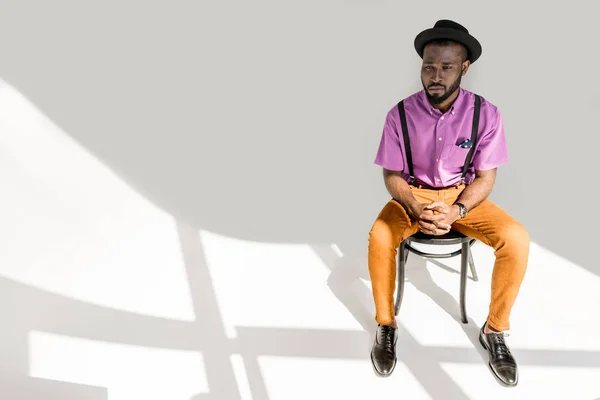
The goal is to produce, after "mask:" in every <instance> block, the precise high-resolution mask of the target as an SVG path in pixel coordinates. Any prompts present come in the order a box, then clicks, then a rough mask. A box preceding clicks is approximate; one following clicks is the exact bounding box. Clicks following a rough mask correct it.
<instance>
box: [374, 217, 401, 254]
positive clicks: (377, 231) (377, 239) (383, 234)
mask: <svg viewBox="0 0 600 400" xmlns="http://www.w3.org/2000/svg"><path fill="white" fill-rule="evenodd" d="M369 245H370V246H372V247H376V248H386V249H390V248H395V247H397V246H395V238H394V232H393V231H392V227H391V226H390V225H389V224H388V223H386V222H385V221H383V220H381V219H378V220H377V221H375V223H374V224H373V227H372V228H371V231H370V232H369Z"/></svg>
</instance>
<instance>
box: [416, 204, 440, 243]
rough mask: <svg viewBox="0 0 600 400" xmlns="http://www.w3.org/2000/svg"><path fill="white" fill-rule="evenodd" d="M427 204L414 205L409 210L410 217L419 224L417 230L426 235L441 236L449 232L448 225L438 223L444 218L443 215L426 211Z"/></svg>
mask: <svg viewBox="0 0 600 400" xmlns="http://www.w3.org/2000/svg"><path fill="white" fill-rule="evenodd" d="M428 205H429V204H427V203H416V204H415V205H414V206H413V207H412V208H411V210H410V213H411V215H412V216H413V218H414V219H415V220H417V221H418V223H419V230H420V231H421V232H423V233H425V234H428V235H434V236H441V235H445V234H446V233H448V232H450V225H447V224H444V223H441V222H438V221H439V220H442V219H444V218H445V216H444V215H443V213H438V212H437V211H436V212H434V211H433V210H426V209H425V207H427V206H428Z"/></svg>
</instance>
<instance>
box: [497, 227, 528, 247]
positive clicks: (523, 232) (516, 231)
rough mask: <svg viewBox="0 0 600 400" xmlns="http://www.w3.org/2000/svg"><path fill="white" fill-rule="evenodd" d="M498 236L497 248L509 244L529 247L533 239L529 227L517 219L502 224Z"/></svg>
mask: <svg viewBox="0 0 600 400" xmlns="http://www.w3.org/2000/svg"><path fill="white" fill-rule="evenodd" d="M498 237H499V243H498V244H497V246H496V247H497V248H500V247H504V246H509V247H511V248H521V249H525V248H526V249H528V248H529V244H530V241H531V239H530V237H529V232H528V231H527V229H525V227H524V226H523V225H521V224H520V223H519V222H517V221H513V222H509V223H507V224H505V225H504V226H502V227H501V228H500V229H499V231H498Z"/></svg>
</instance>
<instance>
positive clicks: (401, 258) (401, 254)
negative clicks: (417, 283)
mask: <svg viewBox="0 0 600 400" xmlns="http://www.w3.org/2000/svg"><path fill="white" fill-rule="evenodd" d="M405 245H406V243H405V242H402V243H401V244H400V248H399V249H398V261H397V262H398V272H397V275H398V276H397V280H398V290H397V291H396V304H395V306H394V314H395V315H396V316H398V312H399V311H400V304H401V303H402V295H403V294H404V264H405V263H406V259H407V256H408V250H406V246H405Z"/></svg>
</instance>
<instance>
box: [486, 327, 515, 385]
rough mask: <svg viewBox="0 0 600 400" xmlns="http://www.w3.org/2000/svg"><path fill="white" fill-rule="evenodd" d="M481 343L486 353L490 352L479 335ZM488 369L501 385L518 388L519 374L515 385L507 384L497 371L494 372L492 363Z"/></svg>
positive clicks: (489, 363) (489, 362)
mask: <svg viewBox="0 0 600 400" xmlns="http://www.w3.org/2000/svg"><path fill="white" fill-rule="evenodd" d="M479 343H481V345H482V346H483V348H484V349H485V350H486V351H490V349H489V347H488V345H487V343H486V342H485V341H484V340H483V338H482V337H481V333H480V334H479ZM488 356H489V355H488ZM488 367H489V369H490V371H492V374H493V375H494V376H495V377H496V379H498V381H499V382H500V383H502V384H503V385H505V386H508V387H514V386H517V383H519V374H518V373H517V376H516V377H515V383H507V382H505V381H503V380H502V378H500V376H498V374H497V373H496V371H494V368H492V362H491V361H488Z"/></svg>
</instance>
